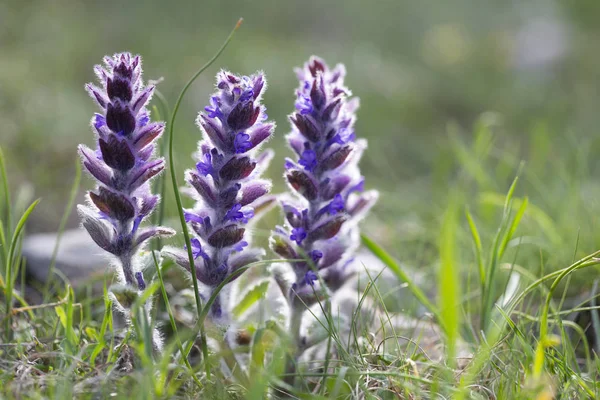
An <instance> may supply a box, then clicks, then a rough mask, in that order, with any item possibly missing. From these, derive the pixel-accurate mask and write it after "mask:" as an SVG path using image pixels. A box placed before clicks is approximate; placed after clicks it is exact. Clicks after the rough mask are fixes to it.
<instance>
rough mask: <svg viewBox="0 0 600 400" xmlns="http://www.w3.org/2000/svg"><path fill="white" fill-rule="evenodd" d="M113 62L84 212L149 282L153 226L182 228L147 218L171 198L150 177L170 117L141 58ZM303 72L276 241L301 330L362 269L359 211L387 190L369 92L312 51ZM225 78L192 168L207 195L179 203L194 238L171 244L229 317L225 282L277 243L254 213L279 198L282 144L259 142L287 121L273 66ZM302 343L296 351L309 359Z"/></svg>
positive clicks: (138, 282)
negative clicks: (273, 168) (276, 174)
mask: <svg viewBox="0 0 600 400" xmlns="http://www.w3.org/2000/svg"><path fill="white" fill-rule="evenodd" d="M105 64H106V66H105V67H100V66H97V67H96V68H95V71H96V74H97V76H98V78H99V80H100V82H101V86H100V87H97V86H94V85H91V84H90V85H87V87H86V88H87V90H88V92H89V93H90V94H91V96H92V97H93V98H94V99H95V100H96V102H97V103H98V105H99V106H100V108H101V113H99V114H96V115H95V116H94V118H93V119H92V127H93V129H94V131H95V134H96V138H97V149H96V150H92V149H90V148H88V147H86V146H83V145H81V146H80V147H79V151H80V154H81V157H82V161H83V164H84V166H85V168H86V169H87V170H88V171H89V173H90V174H91V175H92V176H93V177H94V178H95V179H96V180H97V181H98V185H97V188H96V189H95V190H94V191H90V192H89V193H88V199H89V205H88V206H80V207H79V212H80V215H81V219H82V223H83V226H84V227H85V228H86V229H87V231H88V232H89V234H90V236H91V237H92V239H93V240H94V241H95V242H96V244H97V245H98V246H99V247H100V248H102V249H103V250H105V251H107V252H108V253H110V254H112V255H114V256H115V258H116V259H117V260H118V265H119V266H120V269H119V276H120V277H121V278H122V280H123V281H124V283H125V284H126V285H127V286H128V287H130V288H134V289H135V290H136V291H142V290H144V289H145V287H146V282H145V281H144V278H143V275H142V273H141V271H140V270H139V269H140V267H139V264H140V262H139V261H138V257H139V256H138V254H139V253H138V251H139V249H140V247H141V246H142V245H143V243H144V242H146V241H147V240H148V239H150V238H152V237H156V236H160V235H171V234H173V233H174V232H173V231H172V230H170V229H168V228H163V227H154V226H150V227H145V228H143V227H141V224H142V222H143V220H144V219H145V218H146V217H147V216H148V215H150V213H151V212H152V211H153V209H154V208H155V207H156V205H157V203H158V201H159V196H157V195H154V194H152V192H151V190H150V184H149V181H150V179H151V178H152V177H154V176H156V175H157V174H158V173H160V172H161V171H162V170H163V169H164V160H163V159H162V158H158V159H157V158H154V157H153V153H154V142H155V140H156V139H157V138H158V137H160V135H161V134H162V132H163V129H164V124H163V123H162V122H151V121H150V115H149V112H148V110H147V109H146V108H145V106H146V104H147V103H148V101H149V100H150V98H151V96H152V93H153V91H154V86H152V85H149V86H145V85H144V84H143V82H142V79H141V72H142V71H141V60H140V57H139V56H132V55H130V54H129V53H123V54H116V55H115V56H113V57H106V58H105ZM297 74H298V79H299V80H300V86H299V88H298V90H297V92H296V97H297V98H296V104H295V105H296V112H294V113H293V114H292V115H291V116H290V121H291V123H292V132H291V133H289V134H288V135H287V140H288V144H289V146H290V148H291V149H292V150H293V152H294V153H295V157H294V159H290V158H288V159H286V161H285V166H284V177H285V180H286V181H287V183H288V184H289V187H290V190H291V194H289V195H286V194H283V195H280V196H279V199H280V203H281V206H282V209H283V211H284V215H285V226H277V227H276V228H275V230H274V231H273V233H272V236H271V238H270V247H271V249H272V250H273V251H274V252H275V253H276V254H278V255H279V256H281V257H283V258H284V259H286V260H287V261H288V264H289V266H291V267H292V269H293V271H294V277H295V278H294V280H293V282H291V284H289V285H288V286H287V287H286V288H285V289H284V294H285V297H286V300H287V302H288V304H289V305H290V310H291V321H290V324H289V331H290V336H291V337H293V338H295V340H298V339H299V331H300V326H299V324H300V321H301V319H302V318H301V317H302V314H303V312H304V311H305V310H306V307H310V306H312V305H313V304H315V303H316V302H317V301H320V300H322V299H324V298H326V297H327V296H330V295H331V294H332V293H333V292H335V291H336V290H337V289H338V288H339V287H341V286H342V285H343V284H344V283H345V282H346V281H347V280H348V278H349V277H350V276H351V275H352V273H353V270H352V268H351V267H350V265H351V264H352V260H353V257H354V251H355V250H356V248H357V247H358V232H357V222H358V221H359V220H360V218H361V217H362V216H364V215H365V213H366V212H367V211H368V210H369V208H370V207H371V206H372V205H373V204H374V203H375V201H376V199H377V192H375V191H367V192H365V191H364V190H363V187H364V178H363V177H362V176H361V174H360V171H359V168H358V162H359V160H360V157H361V155H362V152H363V151H364V149H365V148H366V141H365V140H362V139H356V135H355V132H354V122H355V120H356V115H355V112H356V109H357V107H358V100H357V99H356V98H352V97H351V93H350V91H349V90H348V88H346V87H345V86H344V76H345V69H344V67H343V65H337V66H336V67H335V68H333V69H331V68H329V67H328V66H327V64H325V62H324V61H323V60H321V59H319V58H316V57H312V58H311V59H310V60H309V61H308V62H307V63H306V64H305V65H304V67H303V68H301V69H298V70H297ZM216 86H217V91H216V93H214V94H213V95H212V96H211V98H210V103H209V105H208V106H207V107H205V109H204V111H203V112H201V113H199V116H198V118H197V123H198V126H199V128H200V130H201V131H202V135H203V138H202V140H201V141H199V143H198V151H197V153H196V154H195V157H196V159H197V163H196V165H195V168H193V169H189V170H187V171H186V172H185V180H186V182H187V184H188V187H187V188H186V190H187V191H188V192H190V193H191V194H192V196H193V198H194V200H195V205H194V207H193V208H192V209H189V210H179V211H181V212H183V216H184V219H185V222H186V223H187V224H188V226H189V227H190V228H191V230H192V232H193V237H192V239H191V240H190V243H189V245H191V248H190V249H185V250H186V251H184V249H182V248H176V247H171V246H168V247H166V248H164V249H163V250H162V254H164V255H166V256H168V257H170V258H172V259H173V260H174V261H175V262H176V263H177V264H179V265H180V266H182V267H183V268H185V269H187V270H188V271H189V272H192V271H194V272H195V275H196V277H197V279H198V281H199V283H200V284H201V286H200V289H201V290H200V293H198V295H199V296H200V297H201V298H203V299H204V300H206V299H207V298H208V297H209V296H212V297H214V299H215V300H214V302H213V303H212V306H211V308H210V310H209V312H208V316H209V317H210V318H211V319H212V320H213V321H215V322H219V323H220V324H222V325H225V324H226V323H229V322H231V321H230V318H228V315H227V314H228V313H227V312H228V310H229V309H230V305H229V304H228V301H227V298H226V296H225V295H224V293H226V292H223V291H221V292H218V289H219V288H222V287H223V286H224V285H225V284H227V283H229V282H231V281H233V280H235V279H237V278H238V277H239V275H240V271H243V268H244V267H246V266H248V265H249V264H251V263H253V262H256V261H258V260H260V259H261V258H262V256H263V255H264V254H265V252H264V250H263V249H260V248H253V247H250V242H251V238H250V234H249V232H248V224H249V223H251V222H252V221H253V220H255V219H256V214H257V213H258V212H259V211H261V210H265V209H266V208H267V206H268V205H270V204H271V203H273V202H274V200H275V196H271V195H269V192H270V190H271V182H270V181H269V180H266V179H262V178H261V174H262V173H263V172H264V170H265V169H266V167H267V165H268V164H269V162H270V160H271V158H272V157H273V152H272V151H271V150H266V151H263V152H259V151H258V149H259V147H260V146H261V145H262V144H263V143H264V142H265V141H267V140H268V139H269V138H270V137H271V136H272V134H273V131H274V128H275V124H274V123H273V122H269V121H267V119H268V118H267V114H266V111H265V107H264V106H263V105H262V104H261V99H262V95H263V93H264V91H265V88H266V80H265V76H264V74H262V73H256V74H254V75H251V76H238V75H235V74H232V73H230V72H226V71H221V72H219V73H218V74H217V85H216ZM190 251H191V256H192V258H193V260H190V257H188V255H189V253H190ZM191 261H193V262H191ZM275 275H276V276H275V279H276V280H277V282H278V283H280V280H279V279H278V276H277V274H275ZM280 287H283V284H282V283H280ZM219 290H220V289H219ZM298 354H299V353H296V354H295V355H294V357H292V359H296V360H297V357H298ZM289 365H290V364H289V363H288V372H289V371H290V368H289ZM292 370H293V369H292Z"/></svg>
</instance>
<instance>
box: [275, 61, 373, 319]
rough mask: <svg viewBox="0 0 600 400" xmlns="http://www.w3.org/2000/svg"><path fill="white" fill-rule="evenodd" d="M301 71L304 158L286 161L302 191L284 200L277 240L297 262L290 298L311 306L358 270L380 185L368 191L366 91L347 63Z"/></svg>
mask: <svg viewBox="0 0 600 400" xmlns="http://www.w3.org/2000/svg"><path fill="white" fill-rule="evenodd" d="M296 72H297V75H298V79H299V81H300V86H299V88H298V90H297V91H296V112H295V113H293V114H292V115H291V116H290V121H291V123H292V132H291V133H290V134H288V135H287V140H288V144H289V146H290V148H291V149H292V150H293V151H294V153H295V155H296V159H295V160H292V159H289V158H288V159H286V161H285V178H286V180H287V183H288V184H289V187H290V189H291V190H292V191H293V192H294V193H295V194H296V196H295V197H290V198H287V199H284V200H282V208H283V211H284V214H285V219H286V226H285V227H281V226H278V227H277V228H276V229H275V231H274V233H273V235H272V237H271V248H272V249H273V251H274V252H275V253H277V254H279V255H280V256H282V257H284V258H286V259H289V260H290V262H291V264H292V265H293V269H294V272H295V277H296V278H295V282H294V283H293V284H292V285H291V287H290V289H289V294H288V297H289V298H288V300H289V303H290V304H291V305H292V307H294V308H297V307H300V308H301V309H304V307H309V306H311V305H312V304H314V303H315V302H316V301H317V300H319V299H322V297H324V296H326V295H327V289H329V290H333V291H335V290H337V289H338V288H339V287H341V286H342V285H343V284H344V283H345V282H346V280H347V279H348V277H349V276H350V275H351V274H352V273H353V271H352V270H351V268H350V267H349V265H350V264H351V262H352V260H353V252H354V250H355V249H356V247H357V246H358V240H357V233H356V222H358V220H359V219H360V218H361V217H362V216H364V214H365V213H366V212H367V211H368V209H369V208H370V207H371V206H372V205H373V204H374V203H375V201H376V200H377V192H375V191H368V192H364V177H362V176H361V174H360V171H359V169H358V161H359V160H360V157H361V155H362V152H363V150H364V149H365V148H366V146H367V144H366V141H365V140H364V139H356V135H355V132H354V122H355V120H356V114H355V112H356V109H357V108H358V99H357V98H350V96H351V93H350V91H349V90H348V88H346V87H345V86H344V76H345V72H346V71H345V68H344V66H343V65H341V64H339V65H337V66H336V67H335V68H333V69H330V68H329V67H328V66H327V64H326V63H325V62H324V61H323V60H321V59H319V58H317V57H312V58H311V59H310V60H309V61H308V62H307V63H306V64H305V65H304V67H303V68H302V69H298V70H297V71H296ZM319 275H320V277H319ZM323 283H324V285H325V286H323Z"/></svg>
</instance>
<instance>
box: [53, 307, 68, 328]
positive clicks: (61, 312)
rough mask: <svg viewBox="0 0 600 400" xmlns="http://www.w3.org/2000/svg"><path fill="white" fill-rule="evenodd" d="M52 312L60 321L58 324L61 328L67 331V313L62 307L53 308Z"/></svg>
mask: <svg viewBox="0 0 600 400" xmlns="http://www.w3.org/2000/svg"><path fill="white" fill-rule="evenodd" d="M54 311H56V315H58V319H59V320H60V324H61V325H62V327H63V328H65V329H67V313H66V312H65V309H64V308H62V306H56V307H54Z"/></svg>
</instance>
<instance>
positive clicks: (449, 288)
mask: <svg viewBox="0 0 600 400" xmlns="http://www.w3.org/2000/svg"><path fill="white" fill-rule="evenodd" d="M457 214H458V213H457V206H456V201H455V200H451V202H450V205H449V206H448V209H447V210H446V214H445V216H444V220H443V222H442V232H441V235H440V245H439V247H440V258H441V266H440V270H439V277H438V282H439V284H440V296H439V305H438V307H439V309H440V315H441V317H442V320H441V323H442V325H443V326H444V328H445V332H446V339H447V343H446V349H447V356H448V357H447V362H448V363H449V364H450V365H451V366H452V365H454V363H455V361H456V360H455V357H456V343H457V342H458V339H459V336H460V315H461V313H460V310H459V308H460V293H461V292H460V270H459V267H458V263H457V262H456V253H455V252H456V233H457V231H458V222H457V219H458V218H457Z"/></svg>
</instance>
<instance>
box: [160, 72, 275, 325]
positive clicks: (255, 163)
mask: <svg viewBox="0 0 600 400" xmlns="http://www.w3.org/2000/svg"><path fill="white" fill-rule="evenodd" d="M217 88H218V91H217V92H216V93H215V94H214V95H213V96H212V97H211V98H210V105H209V106H206V107H205V112H201V113H200V114H199V115H198V119H197V123H198V126H199V127H200V129H201V130H202V133H203V136H204V139H203V140H202V141H200V143H199V144H198V152H197V154H196V156H197V159H198V162H197V163H196V168H195V169H191V170H187V171H186V173H185V177H186V181H187V183H188V184H189V185H190V187H191V188H193V192H194V193H193V195H194V198H195V199H196V200H197V202H196V205H195V207H194V209H192V210H185V220H186V222H187V223H188V224H189V225H190V227H191V228H192V230H193V231H194V233H195V234H196V237H194V238H193V239H192V240H191V245H192V252H193V255H194V266H193V268H195V269H196V276H197V277H198V280H199V281H200V282H201V283H202V284H204V285H205V286H206V287H207V288H208V293H207V294H208V295H211V294H212V292H213V291H214V290H215V289H216V288H217V286H219V285H220V284H221V283H222V282H223V281H225V280H226V279H227V278H228V277H230V276H231V275H232V274H235V275H234V276H232V277H231V278H230V280H229V282H232V281H233V280H235V279H237V278H238V277H239V276H240V274H236V271H238V270H239V269H240V268H242V267H244V266H246V265H248V264H250V263H252V262H255V261H258V260H259V259H260V258H261V257H262V256H263V255H264V250H262V249H258V248H250V247H248V246H249V242H250V235H249V234H248V233H247V230H246V225H247V224H248V223H249V222H250V221H251V220H252V218H253V217H254V214H255V211H256V210H257V209H262V208H264V207H265V206H266V205H267V204H268V203H270V202H272V200H273V199H272V197H269V196H265V195H266V194H267V193H269V190H270V189H271V182H270V181H268V180H265V179H260V175H261V174H262V172H263V171H264V170H265V168H266V167H267V165H268V164H269V161H270V160H271V158H272V157H273V152H272V151H271V150H267V151H264V152H262V153H257V149H258V147H259V146H260V145H261V144H262V143H264V142H265V141H266V140H268V139H269V138H270V136H271V135H272V133H273V129H274V127H275V124H274V123H272V122H267V121H266V120H267V114H266V112H265V107H264V106H263V105H261V104H260V101H261V96H262V93H263V92H264V90H265V88H266V80H265V77H264V75H263V74H262V73H257V74H255V75H252V76H237V75H234V74H232V73H230V72H226V71H221V72H219V74H218V75H217ZM164 252H165V254H167V255H168V256H171V257H172V258H174V259H175V260H176V262H177V263H178V264H180V265H181V266H183V267H184V268H186V269H187V270H190V268H191V267H190V262H189V259H188V256H187V254H186V253H184V252H183V251H182V250H176V249H166V250H165V251H164ZM222 297H223V296H222V295H220V294H219V295H218V296H217V297H216V300H215V302H214V303H213V305H212V307H211V310H210V315H211V316H212V317H213V319H215V320H218V319H222V318H224V317H225V315H224V310H223V308H224V307H223V301H222Z"/></svg>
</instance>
